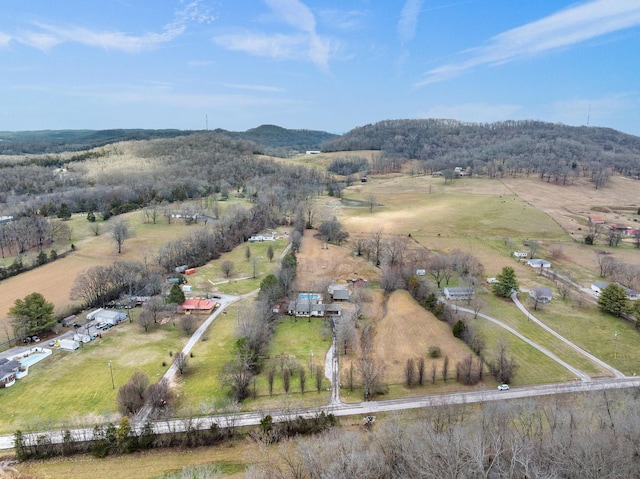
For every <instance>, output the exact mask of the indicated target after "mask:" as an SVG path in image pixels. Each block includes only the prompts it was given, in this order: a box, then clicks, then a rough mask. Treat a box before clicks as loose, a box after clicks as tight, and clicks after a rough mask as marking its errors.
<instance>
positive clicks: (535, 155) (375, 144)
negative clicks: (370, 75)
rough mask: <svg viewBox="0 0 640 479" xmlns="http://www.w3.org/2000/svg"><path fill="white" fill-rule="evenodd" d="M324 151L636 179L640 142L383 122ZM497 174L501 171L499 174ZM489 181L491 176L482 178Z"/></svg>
mask: <svg viewBox="0 0 640 479" xmlns="http://www.w3.org/2000/svg"><path fill="white" fill-rule="evenodd" d="M322 148H323V150H324V151H350V150H381V152H382V154H383V156H386V157H388V158H396V159H414V160H420V161H425V162H427V161H428V162H432V163H431V164H430V165H427V167H428V169H430V170H431V169H444V168H449V167H451V168H453V167H455V166H461V167H470V168H474V169H479V168H480V167H486V165H487V164H489V163H491V164H493V165H494V168H495V169H496V171H495V173H494V174H500V173H502V174H510V173H513V172H522V173H541V174H544V175H546V174H550V175H551V174H553V173H550V172H548V170H549V169H557V168H558V167H568V168H573V169H576V167H578V166H580V165H589V164H591V163H594V162H595V163H599V164H601V165H603V166H605V167H609V168H613V169H615V170H616V171H618V172H620V173H621V174H623V175H628V176H639V175H640V138H639V137H637V136H633V135H628V134H625V133H622V132H619V131H616V130H612V129H610V128H598V127H585V126H581V127H573V126H566V125H562V124H558V123H546V122H541V121H532V120H524V121H504V122H497V123H463V122H459V121H455V120H438V119H425V120H385V121H381V122H378V123H374V124H369V125H365V126H361V127H358V128H354V129H353V130H351V131H350V132H348V133H347V134H345V135H342V136H339V137H336V138H333V139H331V140H329V141H327V142H325V143H324V144H323V146H322ZM498 169H501V171H497V170H498ZM485 173H486V174H489V175H491V174H492V172H491V171H487V172H485Z"/></svg>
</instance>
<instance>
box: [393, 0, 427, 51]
mask: <svg viewBox="0 0 640 479" xmlns="http://www.w3.org/2000/svg"><path fill="white" fill-rule="evenodd" d="M422 3H423V0H407V1H406V3H405V4H404V7H402V12H401V13H400V20H399V21H398V36H399V37H400V41H401V42H402V43H406V42H408V41H411V40H413V37H415V36H416V28H417V25H418V15H419V14H420V10H421V9H422Z"/></svg>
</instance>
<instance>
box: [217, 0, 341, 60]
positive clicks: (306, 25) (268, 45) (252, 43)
mask: <svg viewBox="0 0 640 479" xmlns="http://www.w3.org/2000/svg"><path fill="white" fill-rule="evenodd" d="M265 3H266V4H267V5H268V6H269V7H270V8H271V10H272V12H271V13H272V18H274V19H276V20H277V21H280V22H283V23H285V24H286V25H288V26H290V27H291V28H292V29H294V30H296V31H294V32H293V33H275V34H267V33H261V32H250V31H246V30H243V31H235V32H228V33H223V34H220V35H217V36H215V37H214V38H213V41H214V43H216V44H217V45H219V46H221V47H223V48H227V49H229V50H235V51H243V52H246V53H248V54H250V55H255V56H262V57H268V58H274V59H279V60H283V59H287V60H297V59H308V60H310V61H311V62H313V64H314V65H316V67H317V68H319V69H320V70H323V71H327V70H328V69H329V58H330V56H331V55H332V53H333V52H334V51H335V43H334V42H332V41H331V40H329V39H327V38H324V37H321V36H320V35H318V33H317V32H316V19H315V16H314V15H313V13H312V12H311V10H310V9H309V8H308V7H307V6H306V5H305V4H304V3H302V2H300V1H299V0H265Z"/></svg>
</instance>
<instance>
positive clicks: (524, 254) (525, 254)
mask: <svg viewBox="0 0 640 479" xmlns="http://www.w3.org/2000/svg"><path fill="white" fill-rule="evenodd" d="M513 256H515V257H516V258H528V257H529V252H528V251H514V252H513Z"/></svg>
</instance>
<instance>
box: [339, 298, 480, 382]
mask: <svg viewBox="0 0 640 479" xmlns="http://www.w3.org/2000/svg"><path fill="white" fill-rule="evenodd" d="M376 306H378V305H376ZM376 309H377V308H376ZM380 310H384V311H386V314H384V315H383V316H382V317H380V319H378V320H376V321H375V326H374V340H373V347H374V352H375V356H376V357H377V358H384V361H385V362H386V372H385V379H386V381H387V382H388V383H390V384H403V383H404V382H405V381H406V379H405V378H406V376H405V366H406V364H407V360H408V359H409V358H412V359H414V360H417V358H420V357H423V358H425V359H426V358H427V352H428V350H429V347H430V346H438V347H439V348H440V350H441V351H442V357H441V358H439V359H437V360H436V361H435V362H436V365H437V368H438V371H440V370H441V369H442V363H443V361H444V357H445V356H448V358H449V366H450V368H449V374H450V375H452V376H454V375H455V364H456V363H457V362H459V361H461V360H462V359H463V358H464V357H465V356H467V355H469V353H470V352H471V351H470V350H469V348H468V346H467V345H466V344H465V343H464V342H462V341H460V340H459V339H457V338H454V337H453V335H452V334H451V328H449V325H448V324H446V323H444V322H442V321H440V320H438V319H437V318H436V317H435V316H434V315H433V314H431V313H430V312H428V311H427V310H425V309H424V308H422V307H421V306H420V305H418V304H417V303H416V302H415V301H414V299H413V298H412V297H411V296H410V295H409V293H408V292H406V291H395V292H393V293H392V294H391V295H390V296H389V299H388V302H387V307H386V308H384V309H383V308H380ZM427 362H430V361H427ZM345 366H346V365H343V371H344V367H345Z"/></svg>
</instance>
